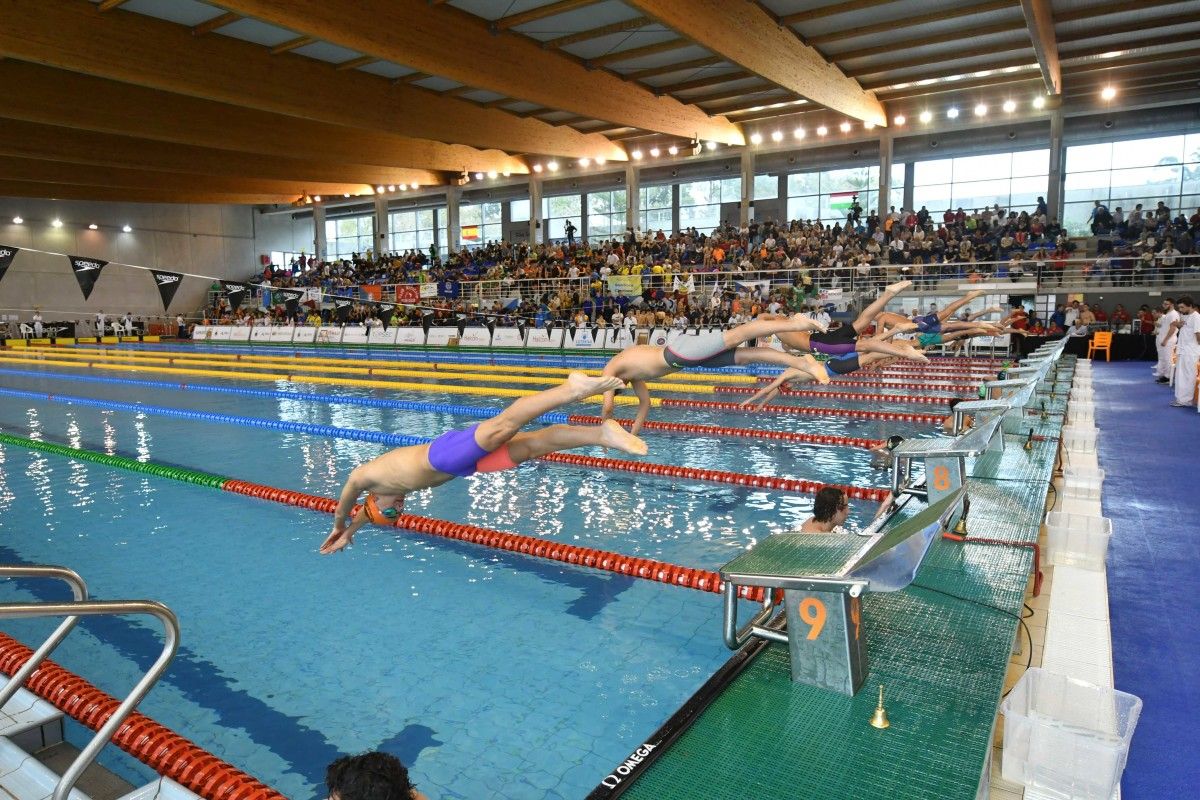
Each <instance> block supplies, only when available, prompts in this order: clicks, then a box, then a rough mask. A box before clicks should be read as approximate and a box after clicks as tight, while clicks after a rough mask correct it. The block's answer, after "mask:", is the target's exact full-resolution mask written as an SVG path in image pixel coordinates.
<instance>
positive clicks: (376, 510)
mask: <svg viewBox="0 0 1200 800" xmlns="http://www.w3.org/2000/svg"><path fill="white" fill-rule="evenodd" d="M397 502H398V503H399V504H400V506H401V508H403V506H404V496H403V495H401V497H400V500H399V501H397ZM363 511H364V512H365V513H366V515H367V519H369V520H370V521H371V522H374V523H375V524H376V525H388V526H393V527H394V526H395V524H396V518H397V517H399V516H400V509H398V508H396V507H395V506H388V507H387V508H380V507H379V498H378V497H376V496H375V495H373V494H368V495H367V499H366V500H365V501H364V502H363Z"/></svg>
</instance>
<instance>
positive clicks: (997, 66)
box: [862, 55, 1034, 89]
mask: <svg viewBox="0 0 1200 800" xmlns="http://www.w3.org/2000/svg"><path fill="white" fill-rule="evenodd" d="M1033 62H1034V58H1033V56H1032V55H1029V56H1026V57H1024V58H1010V59H1007V60H1005V61H994V62H991V63H988V64H973V65H971V66H969V67H948V68H946V69H938V70H931V71H923V72H920V73H918V74H917V75H909V76H903V75H885V76H884V77H882V78H876V79H875V80H871V81H863V82H862V84H863V86H864V87H866V88H868V89H883V88H884V87H887V86H893V85H895V84H897V83H905V82H908V83H916V82H917V81H919V80H929V79H932V78H949V77H951V76H954V75H970V74H971V73H972V72H983V71H985V70H990V71H991V72H995V71H997V70H1002V69H1007V68H1009V67H1025V66H1028V65H1029V64H1031V63H1033ZM964 80H965V78H964Z"/></svg>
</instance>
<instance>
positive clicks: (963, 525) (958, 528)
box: [954, 514, 967, 536]
mask: <svg viewBox="0 0 1200 800" xmlns="http://www.w3.org/2000/svg"><path fill="white" fill-rule="evenodd" d="M954 532H955V533H956V534H958V535H959V536H966V535H967V515H966V514H963V515H962V516H961V517H959V518H958V522H956V523H954Z"/></svg>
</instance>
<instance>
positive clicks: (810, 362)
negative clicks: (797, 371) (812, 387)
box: [800, 356, 829, 385]
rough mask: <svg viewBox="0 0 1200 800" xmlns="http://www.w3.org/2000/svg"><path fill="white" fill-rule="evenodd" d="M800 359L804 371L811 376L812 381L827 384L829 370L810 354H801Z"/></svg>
mask: <svg viewBox="0 0 1200 800" xmlns="http://www.w3.org/2000/svg"><path fill="white" fill-rule="evenodd" d="M800 360H801V361H803V362H804V367H803V369H804V372H806V373H807V374H808V375H810V376H812V379H813V380H814V381H816V382H817V383H820V384H825V385H828V384H829V370H827V369H825V365H824V364H822V363H821V362H820V361H817V360H816V359H815V358H813V357H812V356H801V357H800Z"/></svg>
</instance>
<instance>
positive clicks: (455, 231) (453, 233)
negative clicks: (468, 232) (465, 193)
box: [446, 186, 462, 253]
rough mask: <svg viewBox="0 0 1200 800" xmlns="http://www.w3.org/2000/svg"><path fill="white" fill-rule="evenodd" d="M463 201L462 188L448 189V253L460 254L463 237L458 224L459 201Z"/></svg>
mask: <svg viewBox="0 0 1200 800" xmlns="http://www.w3.org/2000/svg"><path fill="white" fill-rule="evenodd" d="M461 199H462V188H461V187H458V186H447V187H446V239H447V241H446V252H447V253H457V252H458V237H459V236H461V235H462V230H461V226H460V225H459V223H458V201H459V200H461Z"/></svg>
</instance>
